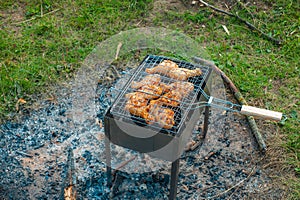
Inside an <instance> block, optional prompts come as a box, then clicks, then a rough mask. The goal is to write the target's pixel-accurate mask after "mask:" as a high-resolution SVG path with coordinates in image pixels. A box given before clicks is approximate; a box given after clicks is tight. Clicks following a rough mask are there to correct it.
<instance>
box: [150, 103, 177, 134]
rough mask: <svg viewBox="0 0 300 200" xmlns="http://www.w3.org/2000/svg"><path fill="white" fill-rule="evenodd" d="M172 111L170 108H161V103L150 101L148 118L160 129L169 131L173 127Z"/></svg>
mask: <svg viewBox="0 0 300 200" xmlns="http://www.w3.org/2000/svg"><path fill="white" fill-rule="evenodd" d="M174 115H175V113H174V111H173V110H171V109H170V108H164V107H162V103H161V102H160V101H157V100H151V101H150V104H149V116H150V118H151V119H153V118H154V121H155V122H157V123H158V124H159V125H160V126H161V127H162V128H165V129H170V128H172V127H173V126H174V124H175V120H174Z"/></svg>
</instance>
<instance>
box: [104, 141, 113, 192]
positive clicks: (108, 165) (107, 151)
mask: <svg viewBox="0 0 300 200" xmlns="http://www.w3.org/2000/svg"><path fill="white" fill-rule="evenodd" d="M105 157H106V176H107V186H108V187H111V185H112V182H111V152H110V141H109V139H108V138H107V137H105Z"/></svg>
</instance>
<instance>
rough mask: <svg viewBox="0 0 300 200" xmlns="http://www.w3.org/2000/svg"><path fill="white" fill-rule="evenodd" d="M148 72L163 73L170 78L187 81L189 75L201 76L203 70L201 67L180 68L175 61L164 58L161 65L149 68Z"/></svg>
mask: <svg viewBox="0 0 300 200" xmlns="http://www.w3.org/2000/svg"><path fill="white" fill-rule="evenodd" d="M146 72H147V73H149V74H162V75H165V76H168V77H170V78H173V79H176V80H181V81H185V80H187V79H188V78H189V77H194V76H200V75H201V74H202V71H201V69H200V68H196V69H186V68H179V67H178V65H177V64H176V63H175V62H172V61H170V60H164V61H163V62H161V63H160V64H159V65H157V66H155V67H153V68H147V69H146Z"/></svg>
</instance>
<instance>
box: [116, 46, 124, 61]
mask: <svg viewBox="0 0 300 200" xmlns="http://www.w3.org/2000/svg"><path fill="white" fill-rule="evenodd" d="M122 45H123V44H122V43H121V42H120V43H119V44H118V46H117V51H116V57H115V59H116V60H117V59H118V57H119V53H120V50H121V47H122Z"/></svg>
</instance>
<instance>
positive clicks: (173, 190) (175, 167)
mask: <svg viewBox="0 0 300 200" xmlns="http://www.w3.org/2000/svg"><path fill="white" fill-rule="evenodd" d="M178 172H179V158H178V159H177V160H175V161H174V162H172V168H171V183H170V184H171V185H170V195H169V200H174V199H176V195H177V183H178Z"/></svg>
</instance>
